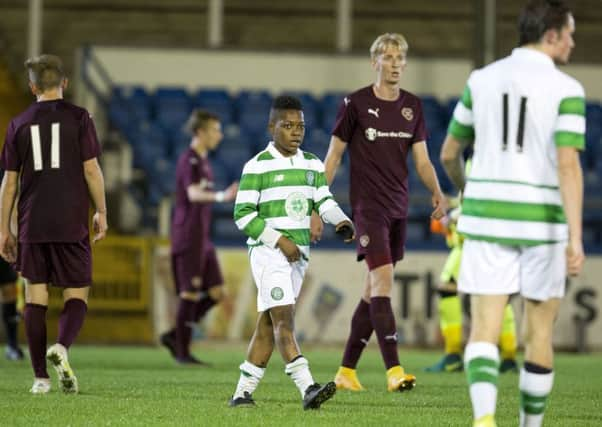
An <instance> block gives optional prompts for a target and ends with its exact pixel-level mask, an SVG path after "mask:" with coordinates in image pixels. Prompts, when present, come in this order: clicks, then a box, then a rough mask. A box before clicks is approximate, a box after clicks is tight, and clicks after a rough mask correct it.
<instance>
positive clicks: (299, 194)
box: [234, 143, 338, 257]
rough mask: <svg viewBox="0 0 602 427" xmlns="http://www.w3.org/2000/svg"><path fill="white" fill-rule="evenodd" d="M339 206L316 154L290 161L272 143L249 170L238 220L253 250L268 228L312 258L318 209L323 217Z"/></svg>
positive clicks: (237, 207)
mask: <svg viewBox="0 0 602 427" xmlns="http://www.w3.org/2000/svg"><path fill="white" fill-rule="evenodd" d="M336 206H338V205H337V203H336V202H335V201H334V199H333V197H332V194H331V193H330V190H329V189H328V185H327V183H326V177H325V175H324V164H323V163H322V162H321V161H320V160H319V159H318V158H317V157H316V156H315V155H313V154H311V153H307V152H303V151H301V150H298V151H297V154H296V155H294V156H291V157H284V156H283V155H282V154H281V153H280V152H279V151H278V150H277V149H276V148H275V147H274V145H273V143H270V144H269V145H268V146H267V148H266V149H265V150H264V151H262V152H260V153H259V154H257V155H256V156H255V157H253V158H252V159H251V160H249V161H248V162H247V163H246V164H245V166H244V168H243V171H242V177H241V179H240V184H239V187H238V194H237V195H236V203H235V205H234V220H235V221H236V226H237V227H238V228H239V229H240V230H242V231H244V233H245V234H246V235H247V236H249V239H248V240H247V244H248V245H249V246H258V245H261V244H262V242H261V241H260V240H258V239H259V236H260V235H261V234H262V233H263V231H264V229H265V227H266V226H267V227H271V228H272V229H275V230H277V231H279V232H280V233H282V234H283V235H284V236H286V237H287V238H289V239H291V240H292V241H293V242H294V243H295V244H297V246H299V248H300V250H301V251H302V252H303V253H304V254H305V256H306V257H308V256H309V243H310V233H309V226H310V217H311V213H312V210H315V211H316V212H318V213H319V214H320V215H322V214H323V213H324V212H326V211H327V210H329V209H331V208H333V207H336Z"/></svg>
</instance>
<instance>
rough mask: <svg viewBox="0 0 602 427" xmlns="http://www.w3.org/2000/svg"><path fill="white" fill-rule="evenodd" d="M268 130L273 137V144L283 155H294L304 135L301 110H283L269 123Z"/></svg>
mask: <svg viewBox="0 0 602 427" xmlns="http://www.w3.org/2000/svg"><path fill="white" fill-rule="evenodd" d="M270 132H271V133H272V136H273V137H274V145H275V146H276V149H277V150H278V151H280V153H282V154H283V155H284V156H287V157H288V156H294V155H295V154H297V149H298V148H299V147H300V146H301V143H302V142H303V137H304V136H305V120H304V119H303V111H297V110H284V111H282V112H280V113H279V114H278V115H277V116H276V120H275V121H274V122H273V123H271V124H270Z"/></svg>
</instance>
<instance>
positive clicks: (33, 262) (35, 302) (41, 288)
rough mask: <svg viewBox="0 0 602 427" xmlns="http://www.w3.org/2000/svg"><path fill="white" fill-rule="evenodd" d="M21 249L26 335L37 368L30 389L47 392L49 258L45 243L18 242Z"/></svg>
mask: <svg viewBox="0 0 602 427" xmlns="http://www.w3.org/2000/svg"><path fill="white" fill-rule="evenodd" d="M18 251H19V253H18V256H17V269H18V270H19V271H20V272H21V276H22V278H23V281H24V282H25V308H24V309H23V319H24V321H25V322H24V323H25V335H26V337H27V345H28V347H29V357H30V359H31V365H32V367H33V371H34V383H33V386H32V388H31V390H30V391H31V392H32V393H34V394H44V393H48V391H49V390H50V377H49V376H48V371H47V370H46V339H47V338H46V312H47V310H48V286H47V284H48V282H49V281H50V272H49V271H48V265H49V262H48V261H49V260H48V259H47V256H46V255H47V254H46V251H45V245H43V244H28V243H19V247H18Z"/></svg>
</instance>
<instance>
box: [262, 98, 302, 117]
mask: <svg viewBox="0 0 602 427" xmlns="http://www.w3.org/2000/svg"><path fill="white" fill-rule="evenodd" d="M286 110H296V111H303V105H302V104H301V100H300V99H299V98H297V97H294V96H290V95H279V96H277V97H276V98H274V101H273V102H272V109H271V110H270V123H272V122H274V120H276V116H277V115H278V113H280V112H281V111H286Z"/></svg>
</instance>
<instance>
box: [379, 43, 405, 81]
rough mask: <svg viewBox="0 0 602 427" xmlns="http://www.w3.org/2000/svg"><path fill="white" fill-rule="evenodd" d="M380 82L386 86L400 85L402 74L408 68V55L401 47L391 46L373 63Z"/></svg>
mask: <svg viewBox="0 0 602 427" xmlns="http://www.w3.org/2000/svg"><path fill="white" fill-rule="evenodd" d="M372 67H373V68H374V70H376V72H377V74H378V80H379V81H381V82H384V83H386V84H391V85H395V84H399V81H400V80H401V73H402V72H403V70H404V69H405V67H406V55H405V53H404V52H402V50H401V49H399V47H397V46H395V45H393V44H390V45H387V47H386V49H385V50H384V51H383V53H381V54H380V55H378V56H377V57H376V59H375V60H373V62H372Z"/></svg>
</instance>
